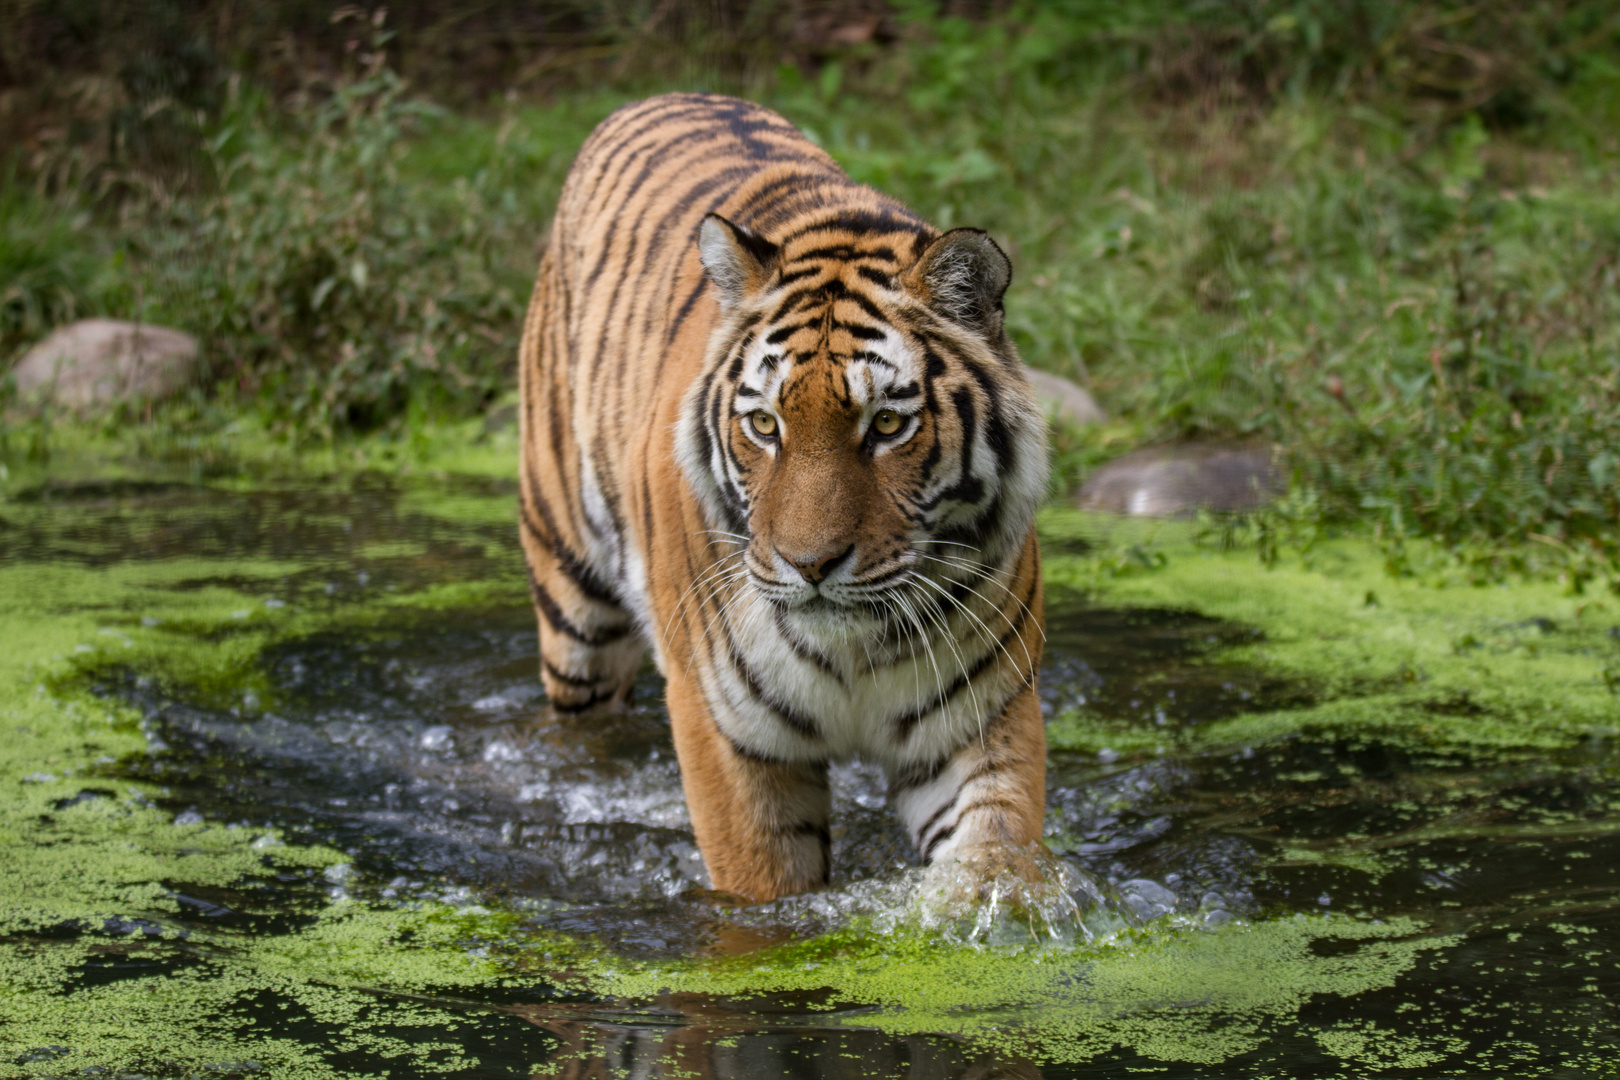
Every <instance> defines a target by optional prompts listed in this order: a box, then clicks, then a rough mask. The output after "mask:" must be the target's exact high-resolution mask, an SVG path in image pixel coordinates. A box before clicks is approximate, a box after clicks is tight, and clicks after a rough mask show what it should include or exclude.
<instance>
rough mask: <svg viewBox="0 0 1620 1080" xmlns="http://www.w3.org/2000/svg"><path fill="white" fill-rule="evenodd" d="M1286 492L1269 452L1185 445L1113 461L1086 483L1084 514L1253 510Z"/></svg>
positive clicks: (1230, 446)
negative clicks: (1088, 512)
mask: <svg viewBox="0 0 1620 1080" xmlns="http://www.w3.org/2000/svg"><path fill="white" fill-rule="evenodd" d="M1285 486H1286V484H1285V481H1284V478H1283V475H1282V470H1281V469H1280V468H1279V467H1278V462H1277V452H1276V450H1275V449H1274V448H1273V447H1270V446H1264V445H1255V444H1252V443H1251V444H1232V443H1183V444H1181V445H1179V446H1155V447H1150V448H1148V449H1146V450H1137V451H1135V452H1134V453H1130V454H1126V455H1125V456H1124V457H1120V458H1115V459H1114V460H1113V461H1110V462H1109V463H1108V464H1106V465H1104V466H1102V467H1101V468H1099V469H1098V470H1097V471H1096V472H1094V473H1092V474H1091V475H1090V476H1088V477H1087V478H1086V482H1085V483H1084V484H1082V485H1081V486H1080V495H1079V498H1078V501H1079V504H1080V508H1081V509H1082V510H1102V511H1105V512H1107V513H1111V514H1128V515H1130V516H1132V517H1185V516H1190V515H1192V514H1194V513H1196V512H1197V511H1199V510H1215V511H1235V510H1255V509H1258V508H1259V507H1262V506H1264V505H1266V504H1267V503H1269V502H1271V501H1272V500H1274V499H1276V498H1277V497H1278V496H1280V495H1281V494H1282V493H1283V489H1284V487H1285Z"/></svg>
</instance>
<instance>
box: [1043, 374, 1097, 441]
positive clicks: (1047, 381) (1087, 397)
mask: <svg viewBox="0 0 1620 1080" xmlns="http://www.w3.org/2000/svg"><path fill="white" fill-rule="evenodd" d="M1026 372H1027V374H1028V375H1029V385H1030V386H1031V388H1033V389H1034V391H1035V396H1036V397H1037V398H1039V399H1040V401H1041V404H1042V405H1045V406H1046V409H1047V411H1048V412H1049V413H1051V414H1052V415H1054V416H1056V417H1057V418H1058V419H1059V420H1062V421H1064V422H1066V423H1069V424H1073V425H1074V426H1075V427H1085V426H1086V425H1087V424H1104V423H1107V422H1108V414H1107V413H1105V412H1103V410H1102V406H1101V405H1098V404H1097V402H1096V400H1095V399H1094V398H1092V396H1091V394H1090V393H1089V392H1087V390H1086V389H1085V387H1082V386H1077V385H1076V384H1074V383H1072V382H1070V381H1069V380H1068V379H1065V378H1064V377H1063V376H1061V375H1053V374H1052V373H1051V372H1049V371H1039V370H1037V369H1035V368H1027V369H1026Z"/></svg>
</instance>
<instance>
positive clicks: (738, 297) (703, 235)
mask: <svg viewBox="0 0 1620 1080" xmlns="http://www.w3.org/2000/svg"><path fill="white" fill-rule="evenodd" d="M781 252H782V249H781V248H779V247H777V246H776V245H775V244H773V243H771V242H770V241H769V240H767V239H765V238H764V237H763V236H761V235H759V233H757V232H755V231H754V230H752V229H749V228H745V227H744V226H742V225H738V224H737V223H736V222H733V221H727V220H726V219H725V218H723V217H721V216H720V215H719V214H709V215H707V216H705V217H704V219H703V225H702V226H701V227H700V228H699V229H698V257H699V258H701V259H702V260H703V269H704V270H706V271H708V273H709V280H710V281H713V282H714V284H715V287H716V288H717V289H719V290H720V307H721V308H722V309H724V310H730V309H731V308H734V307H736V306H737V305H738V304H739V303H741V302H742V300H743V299H744V298H745V297H746V296H747V295H748V294H749V293H752V292H757V291H758V290H760V289H761V288H763V287H764V285H765V280H766V279H767V278H768V277H769V276H770V274H771V272H772V271H773V270H775V269H776V259H777V256H779V255H780V254H781Z"/></svg>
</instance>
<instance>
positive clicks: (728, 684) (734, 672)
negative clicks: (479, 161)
mask: <svg viewBox="0 0 1620 1080" xmlns="http://www.w3.org/2000/svg"><path fill="white" fill-rule="evenodd" d="M1009 274H1010V268H1009V266H1008V264H1007V261H1006V257H1005V256H1004V255H1002V253H1001V251H1000V249H999V248H997V247H996V246H995V244H994V243H992V242H991V241H990V240H989V238H988V237H986V236H985V235H984V234H983V233H981V232H978V231H977V230H955V231H953V232H950V233H946V234H944V235H941V234H940V233H939V232H938V231H937V230H935V229H934V228H932V227H930V226H929V225H927V224H926V223H925V222H923V221H922V220H921V219H919V218H918V217H917V216H916V215H914V214H913V213H911V212H910V211H909V210H907V209H906V208H905V207H904V206H902V205H900V204H899V203H897V202H895V201H894V200H892V199H889V198H888V197H886V196H884V195H882V194H879V193H878V192H876V191H874V190H872V189H870V188H867V187H863V186H861V185H858V184H856V183H854V182H853V181H851V180H850V179H849V178H848V177H847V176H846V175H845V174H844V173H843V172H842V171H841V170H840V169H839V168H838V166H837V165H836V164H834V163H833V161H832V159H831V158H829V157H828V156H827V155H826V154H825V153H823V152H822V151H821V150H820V149H818V148H817V147H816V146H815V145H814V144H812V143H811V142H810V141H809V140H807V139H806V138H805V137H804V136H803V135H802V134H800V133H799V132H798V131H797V130H796V129H795V128H793V127H792V126H791V125H790V124H789V123H788V122H787V121H785V120H783V119H782V118H781V117H780V116H777V115H776V114H774V113H772V112H770V111H768V110H766V109H764V108H761V107H759V106H757V105H752V104H749V103H747V102H743V101H739V100H736V99H733V98H725V97H718V96H713V95H705V94H671V95H665V96H662V97H656V98H651V99H649V100H646V101H642V102H638V103H636V104H632V105H628V106H626V107H624V108H622V109H620V110H619V111H618V112H616V113H614V114H613V115H612V116H610V117H609V118H608V119H607V120H605V121H603V122H602V124H601V125H600V126H599V127H598V128H597V129H596V131H595V132H594V133H593V134H592V135H591V137H590V138H589V139H588V140H587V142H586V143H585V145H584V147H583V148H582V149H581V151H580V153H579V157H578V158H577V159H576V161H575V162H574V166H573V169H572V171H571V172H570V173H569V177H568V180H567V183H566V185H565V186H564V189H563V194H562V198H561V201H560V203H559V206H558V209H557V215H556V220H555V222H554V224H553V226H552V231H551V235H550V239H549V241H548V243H547V246H546V250H545V253H544V256H543V258H542V260H541V264H540V271H539V279H538V281H537V283H536V286H535V291H534V297H533V301H532V303H531V306H530V308H529V315H528V319H527V323H526V325H525V330H524V337H523V346H522V354H521V360H520V363H521V380H522V412H521V427H522V447H523V449H522V462H521V464H522V538H523V546H524V551H525V554H526V556H527V560H528V564H529V568H530V574H531V585H532V588H533V594H534V601H535V607H536V609H537V612H538V618H539V627H540V654H541V665H542V677H543V679H544V682H545V686H546V690H547V692H548V694H549V695H550V699H551V701H552V704H553V707H555V708H556V709H559V710H562V711H566V712H572V711H582V710H586V709H590V708H594V707H597V706H601V705H611V704H613V703H618V702H623V701H624V700H625V699H626V696H627V695H628V693H629V689H630V684H631V680H632V678H633V675H634V673H635V670H636V668H637V666H638V664H639V663H640V660H641V658H642V656H643V654H644V650H645V649H646V648H647V647H651V649H652V651H653V655H654V657H655V659H656V661H657V664H658V667H659V669H660V671H662V672H663V674H664V676H665V678H666V680H667V698H668V703H669V711H670V718H671V722H672V724H673V729H674V730H673V733H674V740H675V746H676V750H677V753H678V755H679V758H680V765H681V773H682V779H683V783H684V786H685V789H686V797H687V802H688V806H689V807H690V810H691V815H692V823H693V827H694V829H695V831H696V833H697V839H698V843H699V846H700V848H701V849H702V852H703V856H704V859H705V862H706V864H707V866H708V869H709V873H710V876H711V878H712V880H713V882H714V885H715V887H716V888H719V889H725V890H730V891H732V892H734V893H738V894H740V895H743V896H746V897H749V898H751V899H754V900H759V901H763V900H766V899H770V898H772V897H775V896H779V895H782V894H785V893H791V892H797V891H802V890H805V889H809V888H813V887H815V886H817V885H820V884H823V883H825V882H826V881H827V880H828V877H829V874H830V872H831V866H830V864H829V837H828V819H829V813H830V809H831V807H830V795H829V791H828V784H827V763H828V762H829V761H830V760H832V759H834V758H840V757H846V756H850V755H857V754H858V755H861V756H863V757H865V758H867V759H869V760H876V761H879V762H881V763H882V764H883V765H884V766H885V767H886V769H887V770H888V772H889V776H890V781H891V782H890V798H891V802H892V805H893V807H894V809H895V810H896V811H897V813H898V814H899V816H900V818H901V819H902V820H903V821H904V823H905V825H906V827H907V828H908V829H909V830H910V834H911V836H912V838H913V840H914V841H915V842H916V844H917V847H918V850H919V852H920V853H921V854H922V855H923V856H924V858H927V859H935V860H937V859H941V858H946V857H951V856H953V855H957V854H960V853H962V852H965V851H967V850H968V849H970V848H974V847H975V846H978V845H987V844H1000V843H1020V844H1022V843H1027V842H1029V841H1031V840H1033V839H1035V838H1037V837H1038V836H1039V834H1040V830H1041V818H1042V811H1043V806H1044V796H1045V757H1046V755H1045V735H1044V731H1043V728H1042V722H1041V714H1040V708H1039V704H1038V701H1037V698H1036V693H1035V680H1036V673H1037V669H1038V666H1039V661H1040V651H1041V640H1042V630H1041V621H1042V596H1041V584H1040V565H1039V555H1038V551H1037V548H1036V543H1035V536H1034V531H1033V525H1032V522H1033V515H1034V510H1035V506H1036V504H1037V501H1038V499H1039V498H1040V496H1041V494H1042V492H1043V491H1044V488H1045V483H1046V474H1047V472H1046V470H1047V464H1046V449H1045V448H1046V440H1045V421H1044V418H1043V416H1042V414H1041V412H1040V410H1039V409H1038V407H1037V406H1036V404H1035V402H1034V399H1033V397H1032V396H1031V392H1030V388H1029V384H1028V381H1027V379H1026V377H1025V374H1024V369H1023V365H1022V362H1021V361H1020V360H1019V358H1018V355H1017V353H1016V352H1015V350H1014V348H1013V346H1012V344H1011V343H1010V342H1009V341H1008V339H1007V337H1006V334H1005V333H1004V331H1003V327H1002V314H1001V296H1002V293H1003V292H1004V291H1005V288H1006V284H1007V280H1008V276H1009ZM897 418H898V420H897ZM897 422H898V427H895V425H896V423H897ZM766 428H770V429H771V430H770V431H766V430H764V429H766ZM880 428H894V431H893V433H892V435H888V434H884V433H883V432H881V431H880V430H879V429H880Z"/></svg>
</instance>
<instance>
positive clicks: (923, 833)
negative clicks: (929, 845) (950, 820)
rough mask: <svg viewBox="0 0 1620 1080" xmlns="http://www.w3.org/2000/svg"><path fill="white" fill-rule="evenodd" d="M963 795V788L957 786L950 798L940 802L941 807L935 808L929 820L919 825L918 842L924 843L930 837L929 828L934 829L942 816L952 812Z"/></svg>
mask: <svg viewBox="0 0 1620 1080" xmlns="http://www.w3.org/2000/svg"><path fill="white" fill-rule="evenodd" d="M961 797H962V789H961V788H957V789H956V790H955V791H954V792H952V793H951V797H950V798H948V799H946V800H945V801H944V802H943V803H941V804H940V807H939V809H938V810H935V811H934V812H933V813H932V814H929V815H928V820H927V821H925V822H923V823H922V824H921V825H919V826H917V842H918V843H919V844H920V843H922V842H923V841H924V840H926V839H927V838H928V830H930V829H932V828H933V827H934V826H935V825H936V824H938V823H939V819H940V818H942V817H944V816H945V815H946V814H948V813H950V812H951V807H953V806H955V805H956V800H957V799H960V798H961Z"/></svg>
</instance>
